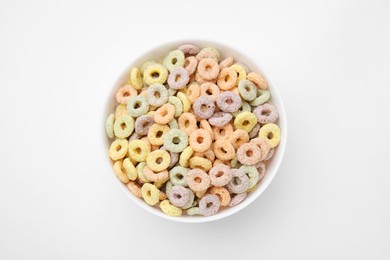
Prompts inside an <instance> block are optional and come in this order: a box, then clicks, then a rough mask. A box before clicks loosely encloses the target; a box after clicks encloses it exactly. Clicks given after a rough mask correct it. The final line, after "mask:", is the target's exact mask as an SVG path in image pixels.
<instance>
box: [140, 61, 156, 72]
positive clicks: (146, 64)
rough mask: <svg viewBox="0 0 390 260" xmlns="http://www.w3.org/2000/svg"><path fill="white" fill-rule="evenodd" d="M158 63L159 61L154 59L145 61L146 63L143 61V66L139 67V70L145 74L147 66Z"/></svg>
mask: <svg viewBox="0 0 390 260" xmlns="http://www.w3.org/2000/svg"><path fill="white" fill-rule="evenodd" d="M156 63H157V62H156V61H154V60H148V61H145V62H144V63H142V65H141V67H140V68H139V70H140V71H141V74H142V75H144V71H145V70H146V68H147V67H149V66H150V65H153V64H156Z"/></svg>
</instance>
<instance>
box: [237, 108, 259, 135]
mask: <svg viewBox="0 0 390 260" xmlns="http://www.w3.org/2000/svg"><path fill="white" fill-rule="evenodd" d="M256 123H257V118H256V116H255V114H253V113H251V112H247V111H245V112H242V113H241V114H239V115H237V116H236V118H235V119H234V126H235V127H236V129H242V130H244V131H245V132H247V133H249V132H250V131H252V129H253V127H254V126H255V125H256Z"/></svg>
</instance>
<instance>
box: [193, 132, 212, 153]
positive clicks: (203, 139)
mask: <svg viewBox="0 0 390 260" xmlns="http://www.w3.org/2000/svg"><path fill="white" fill-rule="evenodd" d="M211 143H212V140H211V136H210V133H209V132H208V131H206V130H204V129H196V130H195V131H193V132H192V133H191V135H190V146H191V147H192V149H194V151H196V152H205V151H207V150H208V149H209V148H210V146H211Z"/></svg>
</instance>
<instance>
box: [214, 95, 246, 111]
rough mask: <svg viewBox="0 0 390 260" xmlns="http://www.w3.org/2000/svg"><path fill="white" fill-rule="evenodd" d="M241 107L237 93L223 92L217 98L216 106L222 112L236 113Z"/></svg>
mask: <svg viewBox="0 0 390 260" xmlns="http://www.w3.org/2000/svg"><path fill="white" fill-rule="evenodd" d="M241 105H242V101H241V98H240V96H239V95H238V94H237V93H234V92H231V91H225V92H222V93H221V94H220V95H219V96H218V97H217V106H218V107H219V108H220V109H221V110H222V111H224V112H236V111H237V110H238V109H239V108H240V107H241Z"/></svg>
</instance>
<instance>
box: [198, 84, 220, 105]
mask: <svg viewBox="0 0 390 260" xmlns="http://www.w3.org/2000/svg"><path fill="white" fill-rule="evenodd" d="M219 93H220V91H219V87H218V86H217V85H215V84H214V83H210V82H205V83H203V84H202V85H200V95H201V96H208V97H211V98H212V99H213V100H214V101H215V100H216V99H217V97H218V96H219Z"/></svg>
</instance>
